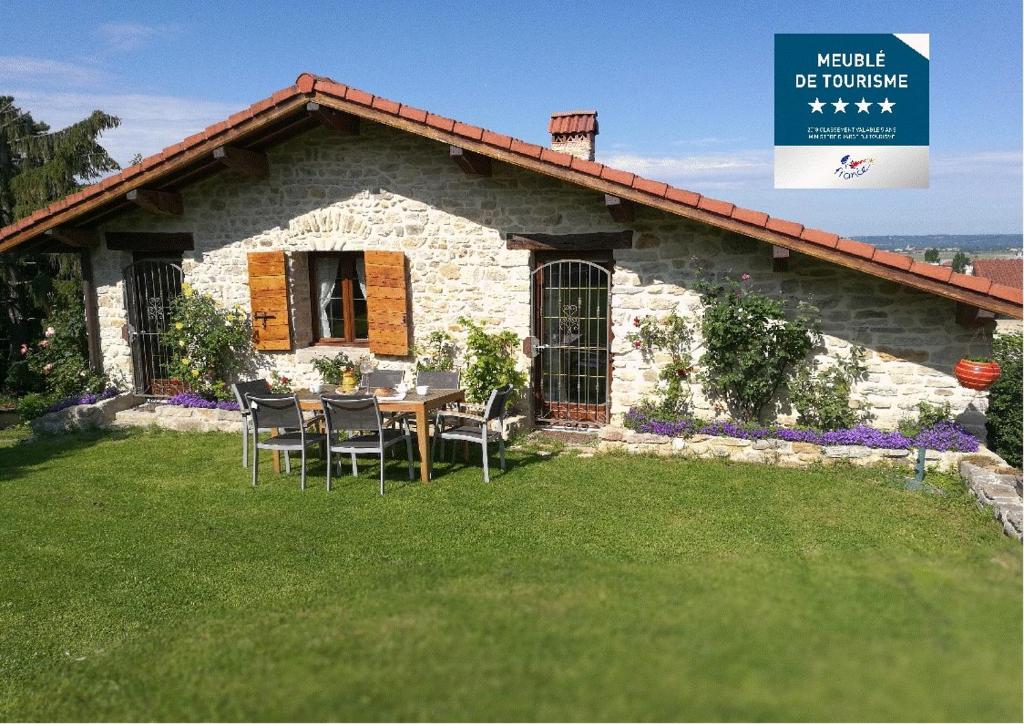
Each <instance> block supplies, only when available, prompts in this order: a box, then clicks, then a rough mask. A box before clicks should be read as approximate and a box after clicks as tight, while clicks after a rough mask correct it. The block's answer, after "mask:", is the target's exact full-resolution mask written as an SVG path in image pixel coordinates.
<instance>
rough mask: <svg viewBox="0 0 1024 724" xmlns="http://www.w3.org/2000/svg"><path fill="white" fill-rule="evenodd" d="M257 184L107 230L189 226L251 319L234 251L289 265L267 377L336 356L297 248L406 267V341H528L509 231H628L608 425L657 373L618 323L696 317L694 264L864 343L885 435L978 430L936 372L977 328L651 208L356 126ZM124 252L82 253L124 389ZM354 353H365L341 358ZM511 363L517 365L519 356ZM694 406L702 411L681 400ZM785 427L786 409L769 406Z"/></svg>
mask: <svg viewBox="0 0 1024 724" xmlns="http://www.w3.org/2000/svg"><path fill="white" fill-rule="evenodd" d="M269 157H270V177H269V179H267V180H263V181H257V180H253V179H249V178H245V177H242V176H238V175H235V174H233V173H231V172H229V171H222V172H220V173H218V174H217V175H215V176H213V177H210V178H208V179H205V180H203V181H200V182H198V183H196V184H195V185H193V186H190V187H188V188H186V189H185V190H184V191H183V197H184V206H185V213H184V214H183V215H182V216H180V217H170V218H167V217H155V216H151V215H147V214H145V213H144V212H141V211H132V212H128V213H125V214H123V215H121V216H118V217H116V218H114V219H113V220H111V221H110V222H109V223H107V224H106V225H105V227H104V229H103V230H117V231H131V230H147V231H189V232H192V233H193V235H194V237H195V240H196V249H195V251H193V252H186V253H185V258H184V262H183V267H184V270H185V275H186V279H187V281H188V282H189V283H191V284H192V285H193V286H194V287H195V288H196V289H197V290H199V291H201V292H209V293H211V294H213V295H215V296H216V297H217V298H218V299H220V300H222V301H223V302H224V303H225V304H228V305H232V304H239V305H242V307H243V308H245V309H248V306H249V292H248V279H247V266H246V253H247V252H249V251H253V250H271V249H282V250H285V251H287V252H288V253H289V273H290V279H291V282H290V284H291V288H290V294H291V313H292V321H293V337H294V340H295V342H296V349H295V350H294V351H292V352H287V353H272V354H266V355H264V356H263V366H264V368H265V370H264V372H270V371H272V370H273V371H278V372H280V373H282V374H285V375H288V376H289V377H291V378H293V379H294V380H295V381H296V382H297V383H299V384H308V383H310V382H313V381H315V380H316V379H317V377H316V373H315V371H314V369H313V367H312V364H311V363H312V360H313V358H314V357H315V356H316V355H319V354H325V353H327V354H333V353H334V352H335V351H336V348H329V349H325V348H323V347H310V346H308V344H309V341H310V339H311V337H312V331H311V320H310V316H311V312H310V302H309V283H308V265H307V257H306V252H309V251H359V250H364V249H389V250H402V251H404V252H405V254H406V256H407V259H408V266H409V273H410V293H411V297H412V317H411V322H412V326H413V334H414V336H415V339H417V340H423V339H425V338H426V336H427V335H428V334H429V333H430V332H431V331H433V330H435V329H442V330H447V331H450V332H452V333H453V334H454V335H455V336H456V338H457V339H459V340H461V339H462V336H461V330H460V329H459V328H458V326H457V324H456V319H457V318H458V317H459V316H460V315H463V314H465V315H468V316H470V317H473V318H475V319H477V320H479V321H482V322H484V323H486V324H488V325H490V326H492V327H495V328H498V327H500V328H504V329H510V330H512V331H514V332H515V333H516V334H517V335H519V336H526V335H528V334H529V332H530V261H531V260H530V253H529V252H526V251H510V250H507V249H506V248H505V241H504V238H505V235H506V234H508V233H528V232H542V233H549V234H559V233H566V234H567V233H585V232H598V231H618V230H621V229H624V228H629V229H632V230H634V240H635V243H634V248H633V249H629V250H619V251H616V252H615V271H614V276H613V299H612V317H613V330H614V335H615V341H614V343H613V354H614V365H613V381H612V387H611V389H612V410H613V413H614V414H615V415H616V416H619V417H620V416H621V414H622V413H624V412H625V411H626V410H627V409H628V408H629V406H630V405H631V404H633V403H635V402H636V401H638V400H639V399H640V398H641V397H642V396H643V395H645V394H650V393H651V392H652V391H653V388H654V385H655V381H656V378H657V369H656V367H655V366H653V365H648V364H646V363H644V362H643V360H642V359H641V357H640V354H639V353H638V352H636V351H634V350H632V349H631V348H630V347H629V345H628V344H627V343H626V340H625V335H626V333H627V332H628V331H629V330H630V329H631V328H632V319H633V317H635V316H638V315H642V314H645V313H654V314H659V313H665V312H668V311H669V310H672V309H677V310H679V311H680V312H681V313H683V314H684V315H687V316H689V317H691V318H693V319H694V320H696V319H697V313H698V299H697V295H696V292H695V291H693V289H694V283H695V281H696V280H697V278H698V275H699V270H701V269H703V270H704V272H705V273H707V274H710V275H717V274H727V273H732V274H734V275H739V274H740V273H742V272H747V273H749V274H751V275H752V278H753V279H752V283H753V284H754V286H755V287H757V288H759V289H763V290H764V291H768V292H772V293H777V294H781V295H783V296H785V297H787V298H789V299H790V300H794V301H795V300H798V299H799V300H805V301H806V300H809V301H812V302H814V303H816V304H817V305H818V306H819V307H820V308H821V310H822V315H823V320H824V326H825V332H826V335H827V340H828V352H829V353H838V352H842V351H844V350H846V349H848V347H849V345H850V344H851V343H860V344H863V345H865V346H866V347H867V348H868V349H869V353H870V360H869V362H870V375H869V378H868V379H867V380H866V381H865V382H864V383H862V384H860V385H859V386H858V389H857V394H858V397H859V398H860V399H861V400H862V404H864V405H865V406H866V407H867V408H869V409H870V410H871V411H872V412H873V413H874V415H875V424H877V425H880V426H891V425H892V424H894V423H895V421H896V420H897V419H898V418H899V417H900V416H901V415H903V414H905V413H906V412H907V411H909V410H910V409H911V408H913V407H914V405H916V403H917V402H918V401H919V400H922V399H924V400H930V401H933V402H942V401H949V402H950V403H952V405H953V407H954V409H955V410H956V412H957V413H965V412H966V415H965V417H964V420H965V421H966V422H967V423H968V424H969V426H970V427H971V428H972V430H973V431H974V432H976V433H982V434H983V430H981V429H979V427H978V424H977V423H978V422H979V420H980V412H981V411H982V410H983V409H984V404H985V402H984V396H983V395H976V394H975V393H969V392H967V391H965V390H963V389H961V388H959V387H957V385H956V382H955V380H954V379H953V377H952V376H951V373H950V370H951V368H952V365H953V363H954V362H955V360H956V359H957V358H958V357H960V356H962V355H965V354H983V353H985V352H986V351H987V350H988V349H989V346H990V339H989V337H988V336H987V335H985V334H979V333H978V332H976V331H968V330H964V329H962V328H960V327H958V326H957V325H956V324H955V322H954V317H955V308H954V307H955V305H954V303H953V302H951V301H946V300H943V299H939V298H937V297H934V296H932V295H928V294H924V293H922V292H917V291H914V290H911V289H908V288H905V287H901V286H899V285H895V284H891V283H889V282H884V281H882V280H879V279H876V278H874V277H871V276H867V275H864V274H861V273H857V272H853V271H849V270H846V269H842V268H839V267H834V266H831V265H828V264H825V263H822V262H817V261H815V260H813V259H810V258H805V257H801V256H799V255H794V256H793V258H792V259H791V260H790V262H789V263H790V270H789V271H787V272H782V273H775V272H772V270H771V260H770V257H771V253H770V249H769V248H768V247H767V246H766V245H764V244H762V243H760V242H757V241H754V240H751V239H747V238H745V237H741V236H738V235H736V234H732V233H727V232H720V231H718V230H715V229H711V228H709V227H705V226H702V225H699V224H696V223H693V222H689V221H686V220H683V219H680V218H678V217H674V216H672V215H669V214H666V213H664V212H660V211H656V210H653V209H645V208H642V209H639V210H638V212H637V218H636V220H635V221H634V222H630V223H629V224H619V223H617V222H614V221H612V220H611V218H610V217H609V215H608V213H607V211H606V210H605V208H604V205H603V197H602V195H601V194H597V193H594V192H591V191H588V190H585V189H581V188H578V187H576V186H573V185H570V184H565V183H562V182H560V181H556V180H553V179H549V178H547V177H544V176H541V175H538V174H533V173H529V172H526V171H522V170H519V169H517V168H515V167H512V166H508V165H505V164H501V163H494V164H493V166H494V170H493V176H491V177H489V178H479V177H473V176H467V175H465V174H464V173H463V172H462V171H461V170H460V169H459V168H458V167H457V166H456V165H455V164H454V163H452V162H451V161H450V160H449V158H448V151H447V147H446V146H444V145H443V144H439V143H436V142H433V141H429V140H426V139H422V138H418V137H415V136H412V135H409V134H405V133H402V132H400V131H396V130H393V129H389V128H386V127H383V126H378V125H375V124H372V123H364V124H363V126H362V132H361V135H359V136H356V137H339V136H336V135H332V134H330V133H329V132H328V131H326V130H323V129H317V130H313V131H310V132H309V133H307V134H305V135H303V136H300V137H298V138H295V139H292V140H290V141H288V142H286V143H283V144H281V145H279V146H277V147H275V148H272V149H271V150H270V152H269ZM130 261H131V254H130V253H126V252H116V251H109V250H106V248H105V247H104V248H103V249H101V250H100V251H99V252H98V253H97V254H96V259H95V269H96V277H97V288H98V296H99V304H100V321H101V325H102V335H101V336H102V339H101V343H102V348H103V352H104V358H105V364H106V366H107V369H108V370H111V371H113V372H115V374H120V375H121V376H123V377H124V378H126V379H130V377H131V363H130V356H129V349H128V345H127V342H126V341H125V340H124V339H123V337H122V326H123V324H124V322H125V311H124V307H123V302H122V298H121V294H122V280H121V269H122V268H123V267H124V266H125V265H126V264H128V263H129V262H130ZM346 351H347V352H349V353H350V354H353V355H361V354H363V353H365V352H366V350H365V349H361V348H356V349H347V350H346ZM379 364H380V366H381V367H385V368H401V369H411V368H412V367H413V361H412V359H411V358H407V359H400V358H385V359H381V360H379ZM520 364H521V365H522V367H523V368H524V369H527V368H528V366H529V365H528V361H527V360H526V359H525V358H521V359H520ZM695 393H696V394H695V401H696V404H697V408H698V411H699V412H700V413H701V414H704V415H712V414H714V413H715V412H716V411H715V409H714V408H713V407H712V405H711V404H710V402H709V401H708V400H706V399H704V398H703V396H702V395H701V394H700V390H699V388H697V389H695ZM781 419H782V420H783V421H790V420H791V419H792V415H791V414H789V411H788V410H787V409H786V407H785V404H784V403H783V405H782V415H781Z"/></svg>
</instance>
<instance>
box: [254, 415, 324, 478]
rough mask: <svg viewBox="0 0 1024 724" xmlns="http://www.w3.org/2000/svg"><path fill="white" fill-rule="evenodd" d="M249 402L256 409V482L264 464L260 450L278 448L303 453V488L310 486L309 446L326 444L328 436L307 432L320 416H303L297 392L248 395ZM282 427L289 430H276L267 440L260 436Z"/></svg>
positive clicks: (282, 450)
mask: <svg viewBox="0 0 1024 724" xmlns="http://www.w3.org/2000/svg"><path fill="white" fill-rule="evenodd" d="M245 401H246V406H247V407H248V408H249V409H250V410H252V447H253V455H252V484H253V487H255V486H256V479H257V476H258V475H259V468H260V450H276V451H277V452H283V453H284V454H285V455H286V456H287V455H288V453H289V452H299V453H301V454H302V467H301V469H300V470H301V472H300V476H299V488H300V489H301V490H305V489H306V450H307V449H308V448H311V447H322V446H324V445H325V444H326V442H327V436H326V435H322V434H320V433H318V432H307V431H306V427H307V426H308V425H310V424H312V423H315V422H318V421H319V418H318V417H317V418H313V419H311V420H308V421H307V419H306V418H304V417H303V416H302V408H300V407H299V398H298V396H296V395H246V396H245ZM278 429H284V430H285V432H282V433H280V434H272V435H271V436H270V437H269V438H267V439H266V440H262V441H261V440H260V438H259V435H260V432H267V431H269V432H271V433H274V432H276V431H277V430H278Z"/></svg>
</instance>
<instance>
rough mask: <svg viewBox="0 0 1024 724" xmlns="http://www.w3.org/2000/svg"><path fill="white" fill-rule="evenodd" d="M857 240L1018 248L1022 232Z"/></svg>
mask: <svg viewBox="0 0 1024 724" xmlns="http://www.w3.org/2000/svg"><path fill="white" fill-rule="evenodd" d="M854 238H856V239H857V240H858V241H865V242H867V243H868V244H874V245H875V246H877V247H880V248H882V249H908V248H914V249H931V248H935V249H961V250H962V251H968V252H970V251H976V252H977V251H993V250H1003V249H1010V250H1014V251H1016V250H1018V249H1020V248H1021V244H1022V243H1024V234H922V235H920V236H915V235H894V236H857V237H854Z"/></svg>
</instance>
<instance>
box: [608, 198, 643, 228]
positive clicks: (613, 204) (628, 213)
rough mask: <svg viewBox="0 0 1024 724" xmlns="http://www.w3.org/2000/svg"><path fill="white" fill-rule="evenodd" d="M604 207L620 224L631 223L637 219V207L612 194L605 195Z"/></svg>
mask: <svg viewBox="0 0 1024 724" xmlns="http://www.w3.org/2000/svg"><path fill="white" fill-rule="evenodd" d="M604 207H605V208H606V209H608V213H609V214H610V215H611V217H612V218H613V219H614V220H615V221H618V222H623V223H625V222H629V221H632V220H633V219H635V218H636V206H635V205H634V204H633V202H632V201H629V200H628V199H624V198H622V197H621V196H613V195H612V194H605V195H604Z"/></svg>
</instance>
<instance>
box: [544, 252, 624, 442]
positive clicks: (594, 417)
mask: <svg viewBox="0 0 1024 724" xmlns="http://www.w3.org/2000/svg"><path fill="white" fill-rule="evenodd" d="M610 281H611V279H610V272H609V271H608V269H606V268H605V267H603V266H601V265H599V264H595V263H594V262H590V261H584V260H581V259H561V260H558V261H551V262H548V263H546V264H543V265H541V266H539V267H538V268H537V269H535V270H534V272H533V306H534V308H533V336H534V337H536V338H537V345H536V347H535V350H536V356H535V357H534V370H533V372H534V374H533V380H534V399H535V401H536V417H537V421H538V422H552V423H562V424H570V425H577V426H586V425H598V424H603V423H605V422H607V421H608V411H609V404H608V387H609V384H608V383H609V357H608V346H609V340H610V338H611V325H610V316H609V314H608V308H609V305H610V303H611V284H610Z"/></svg>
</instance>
